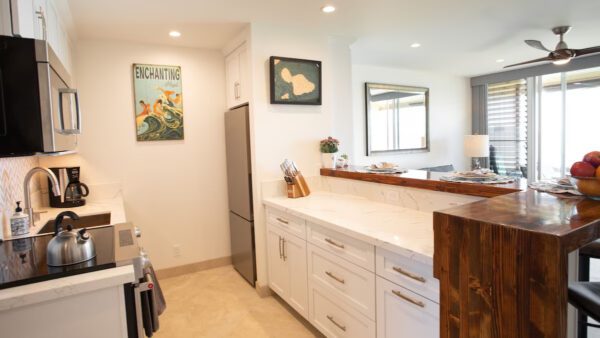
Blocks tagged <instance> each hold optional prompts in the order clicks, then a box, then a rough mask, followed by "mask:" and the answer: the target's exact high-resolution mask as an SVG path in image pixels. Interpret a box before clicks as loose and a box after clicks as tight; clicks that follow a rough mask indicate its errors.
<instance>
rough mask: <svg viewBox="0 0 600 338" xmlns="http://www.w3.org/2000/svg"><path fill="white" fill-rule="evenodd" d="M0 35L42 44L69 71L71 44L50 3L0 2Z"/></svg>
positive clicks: (31, 0)
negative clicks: (13, 36) (27, 39)
mask: <svg viewBox="0 0 600 338" xmlns="http://www.w3.org/2000/svg"><path fill="white" fill-rule="evenodd" d="M0 35H16V36H21V37H24V38H34V39H39V40H44V39H45V40H46V41H48V44H49V45H50V47H51V48H52V50H53V51H54V53H55V54H56V56H57V57H58V58H59V59H60V61H61V63H62V64H63V66H64V67H65V68H66V69H67V70H68V71H69V72H70V71H71V43H70V38H69V35H68V33H67V30H66V29H65V27H64V25H63V23H62V18H61V17H60V14H59V12H58V10H57V9H56V5H55V4H54V1H53V0H0Z"/></svg>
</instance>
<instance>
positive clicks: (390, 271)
mask: <svg viewBox="0 0 600 338" xmlns="http://www.w3.org/2000/svg"><path fill="white" fill-rule="evenodd" d="M376 251H377V255H376V271H377V275H378V276H381V277H383V278H385V279H387V280H389V281H391V282H393V283H396V284H398V285H400V286H403V287H405V288H407V289H409V290H410V291H412V292H415V293H418V294H419V295H421V296H424V297H426V298H429V299H431V300H433V301H434V302H436V303H439V300H440V282H439V280H438V279H437V278H435V277H433V268H432V264H426V263H423V262H418V261H416V260H414V259H412V258H411V257H410V255H401V254H398V253H395V252H391V251H389V250H385V249H382V248H377V250H376Z"/></svg>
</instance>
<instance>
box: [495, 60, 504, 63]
mask: <svg viewBox="0 0 600 338" xmlns="http://www.w3.org/2000/svg"><path fill="white" fill-rule="evenodd" d="M496 62H498V63H502V62H504V59H498V60H496Z"/></svg>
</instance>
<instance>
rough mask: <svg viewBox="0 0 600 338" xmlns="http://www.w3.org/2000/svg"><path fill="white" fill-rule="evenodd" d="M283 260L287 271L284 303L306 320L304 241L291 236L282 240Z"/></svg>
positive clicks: (306, 297)
mask: <svg viewBox="0 0 600 338" xmlns="http://www.w3.org/2000/svg"><path fill="white" fill-rule="evenodd" d="M283 258H284V261H285V264H286V265H287V269H288V271H289V292H288V298H287V299H286V301H287V302H288V304H290V306H291V307H293V308H294V310H296V311H298V313H299V314H301V315H302V316H303V317H304V318H306V319H308V279H307V278H308V277H307V269H308V268H307V264H306V241H305V240H303V239H300V238H298V237H296V236H294V235H291V234H285V237H284V238H283Z"/></svg>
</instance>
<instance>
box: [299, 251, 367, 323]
mask: <svg viewBox="0 0 600 338" xmlns="http://www.w3.org/2000/svg"><path fill="white" fill-rule="evenodd" d="M308 274H309V278H310V283H313V284H319V285H321V286H322V287H323V289H325V290H328V292H329V293H331V294H334V295H335V296H337V298H339V299H341V300H342V301H343V302H344V303H345V305H347V306H351V307H353V308H355V309H356V310H358V311H360V312H361V313H362V314H364V315H365V316H367V317H369V318H371V319H373V320H374V319H375V274H374V273H373V272H370V271H368V270H365V269H363V268H361V267H359V266H357V265H355V264H352V263H350V262H347V261H345V260H344V259H342V258H339V257H337V256H335V255H333V254H331V253H329V252H327V251H325V250H323V249H321V248H319V247H317V246H315V245H313V244H309V245H308Z"/></svg>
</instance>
